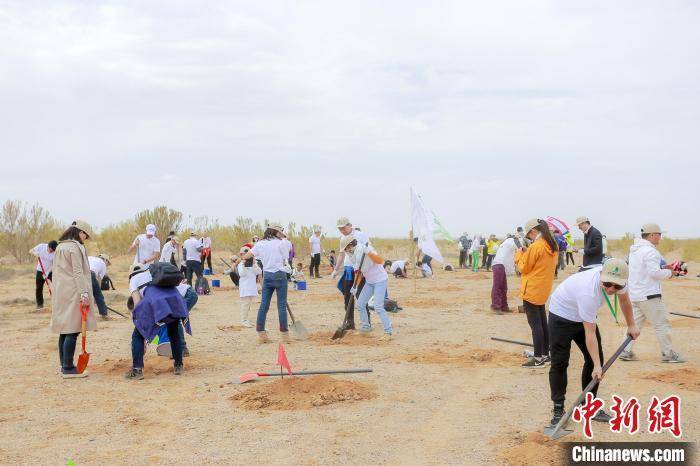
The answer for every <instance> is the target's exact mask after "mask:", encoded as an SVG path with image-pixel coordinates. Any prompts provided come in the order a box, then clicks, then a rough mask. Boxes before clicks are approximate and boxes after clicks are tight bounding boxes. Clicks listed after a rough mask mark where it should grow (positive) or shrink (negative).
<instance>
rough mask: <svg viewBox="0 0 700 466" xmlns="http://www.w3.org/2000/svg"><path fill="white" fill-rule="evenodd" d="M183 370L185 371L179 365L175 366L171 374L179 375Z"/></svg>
mask: <svg viewBox="0 0 700 466" xmlns="http://www.w3.org/2000/svg"><path fill="white" fill-rule="evenodd" d="M184 370H185V368H184V367H183V366H182V364H180V365H179V366H178V365H177V364H176V365H175V369H174V370H173V373H174V374H175V375H181V374H182V372H183V371H184Z"/></svg>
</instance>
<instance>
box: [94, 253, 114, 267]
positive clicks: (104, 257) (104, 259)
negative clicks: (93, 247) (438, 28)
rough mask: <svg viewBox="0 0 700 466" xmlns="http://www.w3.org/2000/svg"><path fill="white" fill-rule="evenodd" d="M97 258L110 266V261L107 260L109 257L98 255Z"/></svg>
mask: <svg viewBox="0 0 700 466" xmlns="http://www.w3.org/2000/svg"><path fill="white" fill-rule="evenodd" d="M97 257H99V258H100V259H102V260H103V261H105V262H106V263H107V265H112V261H110V260H109V256H108V255H107V254H99V255H98V256H97Z"/></svg>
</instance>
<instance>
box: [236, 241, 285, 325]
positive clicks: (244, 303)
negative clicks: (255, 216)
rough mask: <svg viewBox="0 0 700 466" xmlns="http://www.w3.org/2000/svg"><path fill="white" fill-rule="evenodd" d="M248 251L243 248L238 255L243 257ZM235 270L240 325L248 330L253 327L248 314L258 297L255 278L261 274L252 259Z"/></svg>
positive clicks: (241, 262)
mask: <svg viewBox="0 0 700 466" xmlns="http://www.w3.org/2000/svg"><path fill="white" fill-rule="evenodd" d="M248 251H250V248H248V247H246V246H243V247H242V248H241V251H240V255H241V256H243V255H245V254H246V253H247V252H248ZM236 270H237V271H238V275H239V277H240V278H239V279H238V290H239V292H240V296H241V325H242V326H244V327H249V328H250V327H253V324H252V323H251V322H250V320H248V313H249V312H250V308H251V307H252V305H253V300H254V299H255V298H257V297H258V282H257V278H258V275H260V274H261V273H262V272H261V271H260V267H258V264H257V262H255V258H253V257H251V258H249V259H246V260H244V261H240V262H238V265H237V266H236ZM278 297H279V295H278Z"/></svg>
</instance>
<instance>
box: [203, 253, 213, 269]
mask: <svg viewBox="0 0 700 466" xmlns="http://www.w3.org/2000/svg"><path fill="white" fill-rule="evenodd" d="M205 259H206V261H207V265H208V266H209V270H210V271H211V273H212V274H213V273H214V269H213V268H212V267H211V253H209V254H207V255H206V256H204V255H203V254H202V261H201V262H202V267H204V260H205Z"/></svg>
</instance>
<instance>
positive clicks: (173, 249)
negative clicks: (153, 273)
mask: <svg viewBox="0 0 700 466" xmlns="http://www.w3.org/2000/svg"><path fill="white" fill-rule="evenodd" d="M178 252H179V251H178V247H177V246H173V243H172V241H168V242H167V243H165V245H163V250H162V251H161V253H160V261H161V262H170V258H171V257H173V256H175V263H176V264H177V263H178V262H179V259H180V257H179V254H178ZM178 265H179V264H178Z"/></svg>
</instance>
